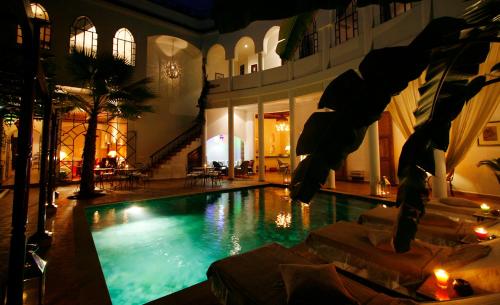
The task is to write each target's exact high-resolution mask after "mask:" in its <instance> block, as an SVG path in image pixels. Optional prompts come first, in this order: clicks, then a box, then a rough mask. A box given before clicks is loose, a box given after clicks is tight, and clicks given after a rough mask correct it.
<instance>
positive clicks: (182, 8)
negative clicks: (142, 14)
mask: <svg viewBox="0 0 500 305" xmlns="http://www.w3.org/2000/svg"><path fill="white" fill-rule="evenodd" d="M149 1H151V2H154V3H156V4H160V5H162V6H165V7H167V8H171V9H174V10H176V11H179V12H182V13H184V14H187V15H190V16H193V17H197V18H208V17H209V16H210V10H211V9H212V5H213V1H214V0H149Z"/></svg>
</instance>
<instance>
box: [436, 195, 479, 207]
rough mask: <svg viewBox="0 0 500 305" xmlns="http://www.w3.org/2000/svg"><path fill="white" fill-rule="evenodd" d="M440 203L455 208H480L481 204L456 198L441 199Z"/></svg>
mask: <svg viewBox="0 0 500 305" xmlns="http://www.w3.org/2000/svg"><path fill="white" fill-rule="evenodd" d="M439 202H441V203H444V204H446V205H451V206H455V207H466V208H479V207H480V206H481V203H478V202H475V201H472V200H468V199H464V198H456V197H446V198H440V199H439Z"/></svg>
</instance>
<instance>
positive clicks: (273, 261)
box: [207, 243, 417, 305]
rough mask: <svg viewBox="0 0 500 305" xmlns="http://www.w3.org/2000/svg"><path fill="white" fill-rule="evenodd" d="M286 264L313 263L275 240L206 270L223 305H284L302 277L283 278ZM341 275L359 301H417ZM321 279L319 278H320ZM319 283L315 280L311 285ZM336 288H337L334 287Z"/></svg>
mask: <svg viewBox="0 0 500 305" xmlns="http://www.w3.org/2000/svg"><path fill="white" fill-rule="evenodd" d="M283 264H296V265H314V264H313V263H311V262H310V261H309V260H308V259H306V258H305V257H303V256H301V255H298V254H296V253H295V252H293V251H291V250H289V249H287V248H284V247H283V246H280V245H279V244H275V243H274V244H269V245H266V246H263V247H261V248H258V249H256V250H253V251H250V252H247V253H244V254H240V255H235V256H231V257H228V258H225V259H222V260H219V261H217V262H214V263H213V264H212V265H211V266H210V267H209V269H208V271H207V277H208V279H209V282H210V285H211V287H212V292H213V293H214V295H215V296H216V297H217V298H218V299H219V301H220V303H221V304H223V305H250V304H252V305H284V304H287V297H289V294H290V287H291V285H290V280H291V281H295V282H296V283H297V282H300V280H301V279H300V278H297V277H294V278H293V279H290V278H288V279H287V278H286V277H283V276H282V272H283V271H280V266H283ZM281 270H282V269H281ZM338 275H339V276H340V280H341V281H340V284H341V285H343V287H340V288H345V289H346V290H347V293H348V294H350V296H352V298H354V299H355V300H356V301H357V304H360V305H412V304H417V303H415V302H413V301H411V300H408V299H399V298H394V297H390V296H388V295H386V294H383V293H378V292H376V291H375V290H373V289H371V288H368V287H366V286H364V285H362V284H360V283H358V282H356V281H354V280H351V279H350V278H347V277H345V276H343V275H341V274H338ZM284 278H285V280H284ZM320 280H321V279H317V281H320ZM312 281H315V280H312ZM310 282H311V279H309V282H308V283H310ZM318 283H319V282H318ZM318 283H312V285H315V284H318ZM321 283H324V282H321ZM292 284H293V283H292ZM326 284H329V283H326ZM292 286H293V285H292ZM306 288H307V290H308V291H304V293H309V292H312V291H311V289H312V290H314V289H315V286H308V287H306ZM336 288H337V287H334V289H336ZM287 289H288V290H287ZM323 292H324V291H323ZM287 294H288V295H287ZM302 297H304V295H302ZM309 297H310V298H311V303H310V304H327V303H331V304H335V303H336V302H337V304H343V305H344V304H346V303H343V302H340V301H339V300H338V299H327V300H324V299H322V300H320V301H319V303H315V302H314V301H312V300H313V299H315V298H316V301H317V300H318V299H319V298H320V297H319V296H318V294H314V295H310V296H309ZM288 304H293V301H290V300H289V302H288ZM295 304H299V303H295ZM300 304H306V303H300ZM307 304H309V302H307Z"/></svg>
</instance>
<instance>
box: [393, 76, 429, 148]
mask: <svg viewBox="0 0 500 305" xmlns="http://www.w3.org/2000/svg"><path fill="white" fill-rule="evenodd" d="M424 82H425V72H424V73H422V75H421V76H420V77H419V78H417V79H415V80H413V81H411V82H409V83H408V87H406V89H405V90H403V91H401V93H400V94H399V95H396V96H393V97H392V99H391V102H390V103H389V105H388V106H387V109H386V110H387V111H389V112H390V114H391V116H392V120H393V121H394V124H396V126H397V127H398V128H399V130H401V133H402V134H403V136H404V138H405V139H408V137H409V136H410V135H411V134H412V133H413V126H415V116H414V115H413V111H415V109H417V101H418V100H419V99H420V93H419V92H418V88H419V87H420V86H421V85H422V84H423V83H424Z"/></svg>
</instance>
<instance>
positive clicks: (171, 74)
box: [161, 40, 181, 80]
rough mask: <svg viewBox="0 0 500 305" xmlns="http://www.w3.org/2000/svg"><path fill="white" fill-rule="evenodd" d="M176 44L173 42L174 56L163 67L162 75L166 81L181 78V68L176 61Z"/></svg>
mask: <svg viewBox="0 0 500 305" xmlns="http://www.w3.org/2000/svg"><path fill="white" fill-rule="evenodd" d="M174 43H175V41H174V40H172V55H171V57H170V60H169V61H167V62H166V63H163V64H162V65H161V73H162V75H163V77H164V78H165V79H167V80H168V79H176V78H179V76H181V66H180V65H179V64H178V63H177V61H175V59H174Z"/></svg>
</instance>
